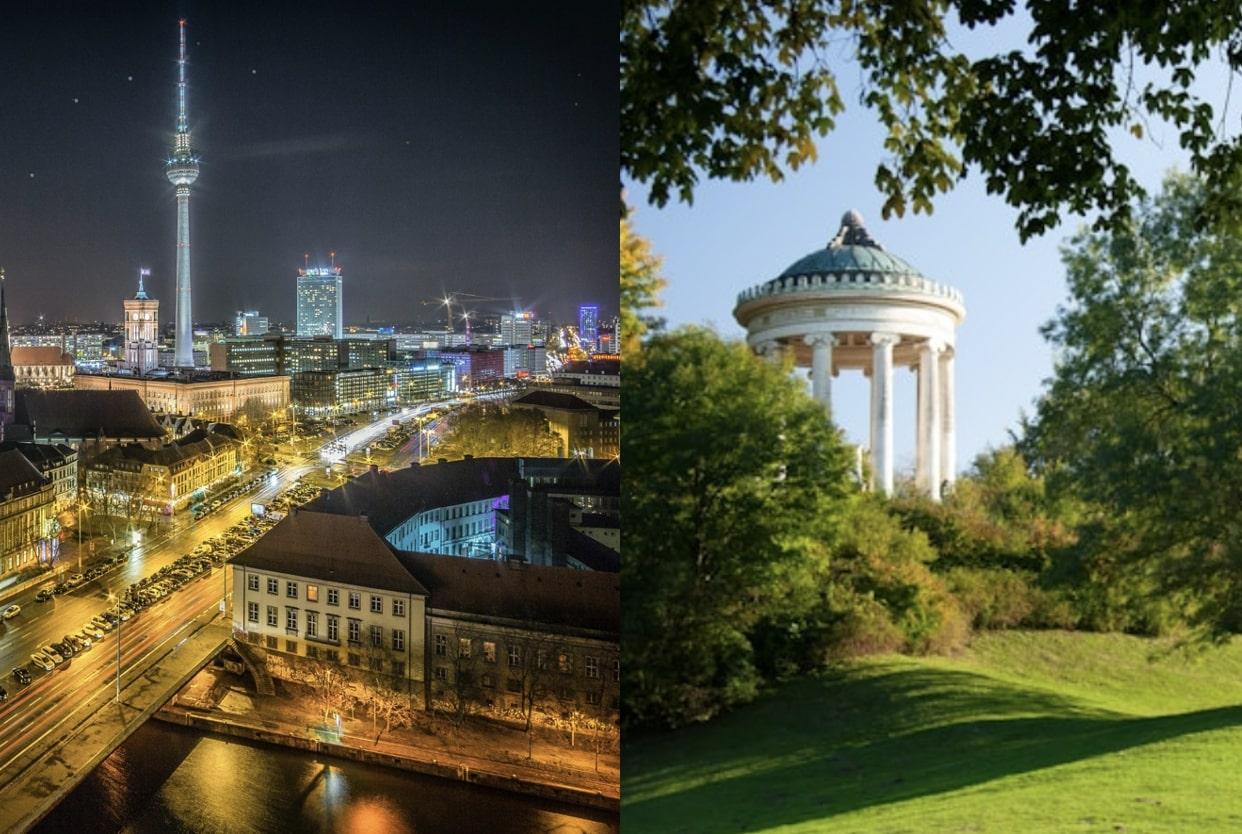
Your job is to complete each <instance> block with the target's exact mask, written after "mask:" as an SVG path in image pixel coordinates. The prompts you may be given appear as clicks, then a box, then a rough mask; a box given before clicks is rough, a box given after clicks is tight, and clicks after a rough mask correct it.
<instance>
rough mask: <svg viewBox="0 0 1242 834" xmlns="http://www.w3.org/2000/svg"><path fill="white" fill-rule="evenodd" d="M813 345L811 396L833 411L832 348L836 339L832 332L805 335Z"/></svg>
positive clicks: (804, 339)
mask: <svg viewBox="0 0 1242 834" xmlns="http://www.w3.org/2000/svg"><path fill="white" fill-rule="evenodd" d="M803 341H804V342H806V343H807V344H808V345H810V346H811V396H813V397H814V398H815V401H816V402H817V403H819V404H820V405H822V406H823V407H824V410H825V411H827V412H828V413H829V414H831V413H832V348H833V346H834V345H835V344H836V341H837V340H836V339H834V338H833V337H832V334H831V333H812V334H810V335H808V336H805V337H803Z"/></svg>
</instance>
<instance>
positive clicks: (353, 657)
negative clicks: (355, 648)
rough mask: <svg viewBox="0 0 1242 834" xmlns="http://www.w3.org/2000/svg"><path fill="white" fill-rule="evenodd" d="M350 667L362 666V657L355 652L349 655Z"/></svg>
mask: <svg viewBox="0 0 1242 834" xmlns="http://www.w3.org/2000/svg"><path fill="white" fill-rule="evenodd" d="M349 665H350V666H361V665H362V656H361V655H359V654H357V653H355V652H350V653H349Z"/></svg>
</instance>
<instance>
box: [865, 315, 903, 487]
mask: <svg viewBox="0 0 1242 834" xmlns="http://www.w3.org/2000/svg"><path fill="white" fill-rule="evenodd" d="M900 340H901V337H900V336H898V335H897V334H896V333H872V334H871V344H872V345H874V346H875V347H874V349H873V350H872V358H871V368H872V371H871V439H872V444H873V445H872V448H871V464H872V466H873V467H874V469H875V489H876V491H877V492H882V493H884V494H885V495H891V494H892V493H893V345H895V344H897V342H899V341H900Z"/></svg>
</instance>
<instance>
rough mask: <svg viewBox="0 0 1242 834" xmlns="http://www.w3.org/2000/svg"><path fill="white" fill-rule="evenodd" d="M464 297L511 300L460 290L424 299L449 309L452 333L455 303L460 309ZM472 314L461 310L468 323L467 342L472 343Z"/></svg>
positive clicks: (427, 302)
mask: <svg viewBox="0 0 1242 834" xmlns="http://www.w3.org/2000/svg"><path fill="white" fill-rule="evenodd" d="M463 299H469V300H470V301H471V302H478V301H508V300H510V299H508V298H502V297H500V296H491V295H479V294H477V293H472V292H460V291H458V292H446V293H445V294H444V297H443V298H441V299H439V300H438V301H424V302H423V304H424V305H427V304H439V305H442V306H443V307H444V308H445V310H446V311H447V315H448V328H449V334H450V335H451V334H452V333H453V305H454V304H457V305H458V309H460V308H461V306H462V305H461V301H462V300H463ZM471 315H472V311H470V310H463V311H462V312H461V318H462V321H463V322H465V325H466V344H470V316H471Z"/></svg>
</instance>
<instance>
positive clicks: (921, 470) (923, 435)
mask: <svg viewBox="0 0 1242 834" xmlns="http://www.w3.org/2000/svg"><path fill="white" fill-rule="evenodd" d="M922 364H923V358H922V356H921V355H920V356H919V361H918V363H917V364H915V365H913V366H911V368H910V370H911V371H913V372H914V384H915V395H914V482H915V483H916V484H919V485H920V486H921V485H922V484H923V483H924V482H925V481H926V480H927V445H926V443H925V442H924V441H926V439H927V414H926V413H925V409H926V408H927V374H925V373H923V372H922Z"/></svg>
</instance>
